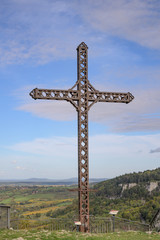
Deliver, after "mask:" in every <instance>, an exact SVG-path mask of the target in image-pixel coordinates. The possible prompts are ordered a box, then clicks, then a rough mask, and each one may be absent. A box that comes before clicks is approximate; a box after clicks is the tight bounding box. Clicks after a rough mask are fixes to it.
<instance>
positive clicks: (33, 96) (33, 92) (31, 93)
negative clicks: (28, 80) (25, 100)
mask: <svg viewBox="0 0 160 240" xmlns="http://www.w3.org/2000/svg"><path fill="white" fill-rule="evenodd" d="M35 89H36V88H35ZM35 89H33V90H32V91H31V92H30V93H29V95H30V96H31V97H32V98H34V99H35Z"/></svg>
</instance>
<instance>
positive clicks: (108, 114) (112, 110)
mask: <svg viewBox="0 0 160 240" xmlns="http://www.w3.org/2000/svg"><path fill="white" fill-rule="evenodd" d="M103 89H106V87H105V86H103ZM132 94H133V95H134V97H135V99H134V100H133V101H132V102H131V103H130V104H120V103H96V104H95V105H94V106H93V107H92V108H91V110H90V111H89V121H92V122H97V123H102V124H104V125H106V126H107V127H109V129H110V130H111V131H113V132H138V131H157V130H160V121H159V118H160V114H159V103H160V95H159V90H158V89H154V88H152V89H144V90H139V89H136V90H135V91H134V92H132ZM17 110H21V111H26V112H30V113H32V114H34V115H36V116H38V117H42V118H47V119H52V120H56V121H71V120H75V119H76V118H77V114H76V111H75V109H74V108H73V106H72V105H71V104H69V103H68V102H65V101H62V102H60V101H46V100H45V101H43V100H39V101H38V100H37V101H36V102H35V101H29V103H27V104H22V105H21V106H19V107H18V108H17Z"/></svg>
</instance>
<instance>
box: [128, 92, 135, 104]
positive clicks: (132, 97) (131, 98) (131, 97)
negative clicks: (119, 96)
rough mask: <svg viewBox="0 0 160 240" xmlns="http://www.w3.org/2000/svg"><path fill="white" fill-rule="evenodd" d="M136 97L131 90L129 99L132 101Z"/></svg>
mask: <svg viewBox="0 0 160 240" xmlns="http://www.w3.org/2000/svg"><path fill="white" fill-rule="evenodd" d="M133 99H134V96H133V95H132V94H131V93H130V92H129V100H130V102H131V101H132V100H133Z"/></svg>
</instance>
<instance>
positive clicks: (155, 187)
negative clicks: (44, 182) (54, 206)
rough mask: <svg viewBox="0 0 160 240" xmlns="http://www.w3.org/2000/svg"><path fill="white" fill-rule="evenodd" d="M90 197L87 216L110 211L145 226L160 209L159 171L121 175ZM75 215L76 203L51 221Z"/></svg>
mask: <svg viewBox="0 0 160 240" xmlns="http://www.w3.org/2000/svg"><path fill="white" fill-rule="evenodd" d="M93 188H94V189H96V190H97V191H96V193H90V214H91V215H95V216H103V217H108V216H109V211H110V210H111V209H115V210H118V211H119V213H118V216H119V217H122V218H127V219H131V220H135V221H141V222H146V223H149V222H150V221H151V219H152V218H153V216H154V215H155V213H156V212H157V210H158V209H159V208H160V168H157V169H155V170H147V171H144V172H138V173H131V174H125V175H122V176H119V177H116V178H113V179H110V180H107V181H103V182H100V183H97V184H95V185H94V186H93ZM76 212H77V202H76V201H75V202H74V203H73V205H71V206H69V207H67V208H66V209H64V210H63V211H57V212H55V213H54V214H53V217H57V216H71V215H72V214H73V215H74V214H76Z"/></svg>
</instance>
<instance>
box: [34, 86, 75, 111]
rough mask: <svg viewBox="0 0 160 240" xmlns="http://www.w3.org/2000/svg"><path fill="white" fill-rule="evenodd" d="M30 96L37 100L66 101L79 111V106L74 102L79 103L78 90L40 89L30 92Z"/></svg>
mask: <svg viewBox="0 0 160 240" xmlns="http://www.w3.org/2000/svg"><path fill="white" fill-rule="evenodd" d="M30 96H31V97H32V98H34V99H35V100H36V99H47V100H66V101H68V102H70V103H72V105H73V106H74V107H75V108H76V109H77V108H78V106H77V104H76V103H75V102H74V101H78V91H76V90H72V89H69V90H58V89H38V88H34V89H33V90H32V91H31V92H30Z"/></svg>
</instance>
